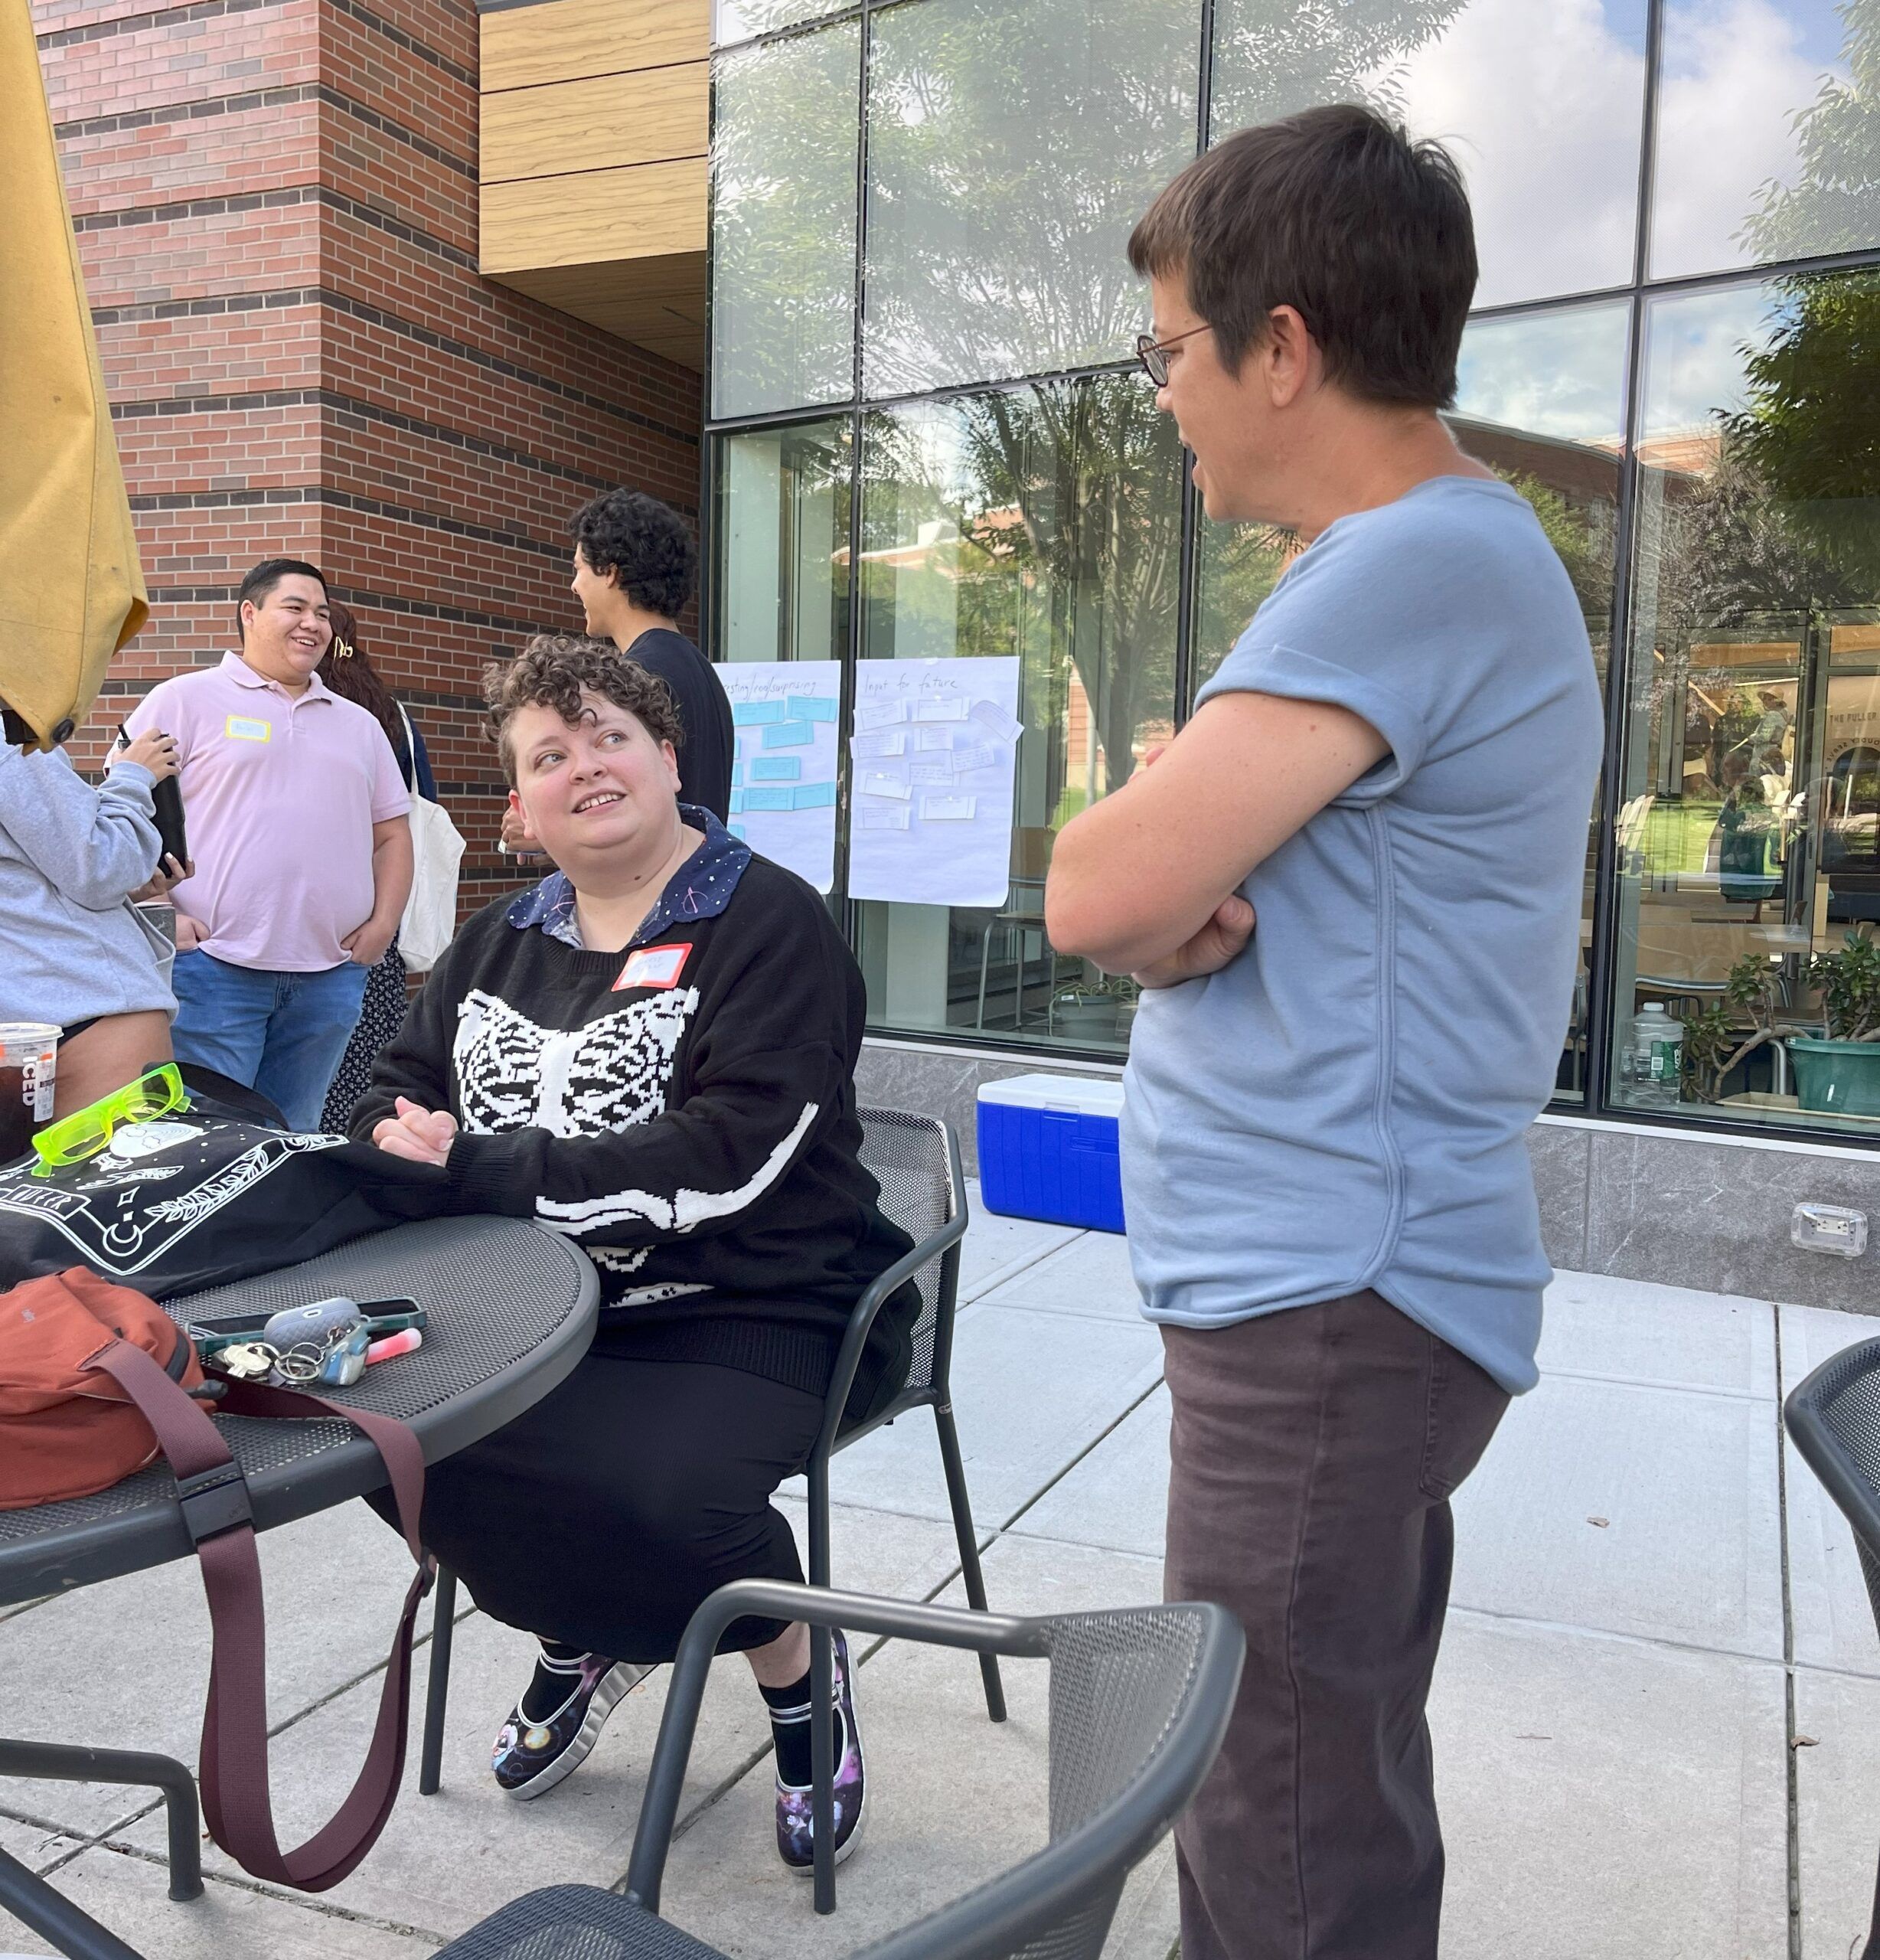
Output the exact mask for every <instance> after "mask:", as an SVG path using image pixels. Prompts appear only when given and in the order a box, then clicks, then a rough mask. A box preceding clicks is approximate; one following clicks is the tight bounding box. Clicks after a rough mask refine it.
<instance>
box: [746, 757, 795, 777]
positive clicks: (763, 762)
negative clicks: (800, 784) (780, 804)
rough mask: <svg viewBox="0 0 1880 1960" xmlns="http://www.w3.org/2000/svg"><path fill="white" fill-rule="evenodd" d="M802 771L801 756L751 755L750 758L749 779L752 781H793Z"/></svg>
mask: <svg viewBox="0 0 1880 1960" xmlns="http://www.w3.org/2000/svg"><path fill="white" fill-rule="evenodd" d="M802 773H803V758H802V757H801V756H752V758H751V780H752V782H795V781H796V779H798V777H799V776H801V774H802Z"/></svg>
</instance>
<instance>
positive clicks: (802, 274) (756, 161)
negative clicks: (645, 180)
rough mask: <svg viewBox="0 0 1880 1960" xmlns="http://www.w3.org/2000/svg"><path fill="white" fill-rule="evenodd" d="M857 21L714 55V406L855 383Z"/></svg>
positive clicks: (780, 399)
mask: <svg viewBox="0 0 1880 1960" xmlns="http://www.w3.org/2000/svg"><path fill="white" fill-rule="evenodd" d="M861 44H862V31H861V26H860V23H859V22H858V21H845V22H844V23H843V24H841V25H840V26H837V27H834V28H824V30H823V31H821V33H819V34H800V35H797V36H795V37H793V38H791V39H789V40H788V41H772V42H769V43H767V44H765V45H764V46H762V47H746V48H743V49H740V50H739V51H736V53H733V54H723V55H720V56H719V57H717V59H716V61H715V62H714V64H713V80H714V90H713V93H714V96H715V98H716V106H715V110H714V119H713V130H712V413H713V414H714V415H716V416H720V417H724V416H730V415H755V414H761V413H763V412H764V411H765V410H773V409H779V408H798V407H806V406H808V405H809V404H811V403H819V402H827V401H847V400H848V399H849V398H850V396H851V395H852V394H854V369H855V356H854V312H855V153H856V148H857V140H856V139H857V119H858V117H859V115H860V99H861Z"/></svg>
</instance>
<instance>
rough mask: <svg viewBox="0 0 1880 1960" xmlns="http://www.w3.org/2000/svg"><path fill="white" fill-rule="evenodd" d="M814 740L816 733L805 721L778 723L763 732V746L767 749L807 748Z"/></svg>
mask: <svg viewBox="0 0 1880 1960" xmlns="http://www.w3.org/2000/svg"><path fill="white" fill-rule="evenodd" d="M815 739H816V731H815V730H814V728H813V727H811V726H810V724H808V722H807V721H779V722H778V723H777V724H775V726H774V727H769V728H766V729H765V730H764V746H765V748H767V749H801V748H807V747H808V745H809V744H810V743H811V742H813V741H814V740H815Z"/></svg>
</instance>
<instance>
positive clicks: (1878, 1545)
mask: <svg viewBox="0 0 1880 1960" xmlns="http://www.w3.org/2000/svg"><path fill="white" fill-rule="evenodd" d="M1782 1420H1783V1423H1784V1426H1785V1427H1786V1428H1787V1430H1788V1432H1789V1434H1790V1436H1792V1437H1794V1440H1795V1447H1796V1448H1797V1449H1798V1450H1799V1451H1800V1452H1801V1455H1802V1457H1803V1461H1804V1462H1807V1465H1808V1467H1809V1468H1810V1469H1811V1470H1813V1472H1814V1473H1815V1475H1816V1476H1817V1477H1819V1478H1820V1479H1821V1481H1822V1485H1823V1488H1825V1489H1826V1491H1827V1493H1828V1495H1829V1496H1830V1497H1831V1498H1833V1500H1834V1501H1835V1503H1836V1504H1837V1505H1838V1506H1839V1508H1840V1510H1841V1512H1842V1515H1843V1516H1845V1517H1846V1519H1847V1521H1848V1523H1849V1524H1850V1525H1852V1527H1853V1529H1854V1544H1855V1545H1856V1548H1857V1549H1858V1550H1859V1553H1860V1567H1861V1571H1862V1573H1863V1574H1864V1576H1865V1579H1866V1581H1867V1597H1868V1600H1869V1603H1870V1604H1871V1605H1872V1608H1873V1612H1874V1619H1875V1624H1876V1625H1880V1339H1875V1340H1872V1341H1856V1343H1855V1344H1854V1345H1853V1346H1852V1348H1843V1349H1842V1351H1841V1352H1840V1353H1839V1354H1836V1355H1833V1356H1831V1357H1829V1359H1828V1360H1827V1361H1823V1363H1822V1364H1821V1366H1820V1367H1818V1368H1817V1369H1816V1370H1815V1371H1814V1372H1813V1374H1811V1375H1810V1376H1809V1377H1808V1378H1807V1380H1805V1381H1803V1382H1802V1383H1800V1385H1799V1386H1798V1387H1796V1388H1795V1389H1794V1390H1793V1391H1792V1392H1791V1393H1790V1397H1789V1399H1788V1400H1787V1402H1786V1403H1784V1405H1783V1410H1782Z"/></svg>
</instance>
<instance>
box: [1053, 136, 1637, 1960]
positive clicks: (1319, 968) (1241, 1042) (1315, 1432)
mask: <svg viewBox="0 0 1880 1960" xmlns="http://www.w3.org/2000/svg"><path fill="white" fill-rule="evenodd" d="M1130 256H1131V260H1132V262H1133V263H1134V265H1135V266H1136V268H1137V271H1138V272H1141V273H1146V274H1147V276H1148V277H1149V279H1150V283H1151V296H1152V304H1153V309H1154V312H1153V319H1154V332H1153V334H1152V335H1145V336H1144V339H1143V341H1142V342H1141V345H1140V348H1139V351H1140V352H1141V354H1142V358H1143V361H1144V366H1145V367H1146V368H1147V369H1148V371H1149V373H1150V375H1151V378H1152V379H1153V380H1154V381H1155V383H1156V384H1157V390H1158V393H1157V401H1158V403H1160V406H1161V407H1163V408H1164V410H1167V412H1168V413H1170V414H1171V415H1173V416H1174V417H1175V418H1176V420H1177V424H1178V426H1179V427H1180V432H1181V436H1182V439H1183V442H1184V443H1186V445H1187V446H1188V448H1189V449H1190V450H1191V451H1192V452H1193V456H1194V476H1195V482H1196V485H1197V487H1198V488H1199V490H1200V492H1201V494H1202V496H1203V500H1204V501H1205V503H1206V509H1207V514H1208V515H1209V518H1213V519H1214V520H1215V521H1217V522H1239V521H1256V522H1260V523H1265V524H1273V525H1279V526H1284V527H1285V528H1288V529H1289V530H1291V531H1294V533H1296V534H1297V537H1298V538H1299V540H1300V542H1301V545H1302V547H1304V548H1303V549H1302V550H1301V552H1300V554H1299V555H1298V556H1297V558H1296V559H1295V560H1294V561H1293V563H1291V565H1290V566H1289V567H1288V570H1287V571H1286V573H1285V575H1284V577H1283V578H1282V579H1281V580H1280V582H1279V583H1278V586H1276V587H1275V590H1274V591H1273V593H1272V595H1271V597H1270V598H1269V599H1268V600H1267V602H1266V603H1265V605H1264V606H1261V609H1260V611H1259V613H1258V616H1256V617H1255V619H1254V621H1253V622H1252V625H1251V626H1249V627H1248V629H1247V630H1246V632H1245V633H1244V634H1243V635H1242V636H1241V639H1240V640H1239V643H1238V644H1237V645H1235V648H1234V649H1233V651H1232V653H1230V654H1229V655H1228V657H1227V658H1226V661H1225V662H1224V664H1223V665H1222V667H1221V669H1220V671H1219V673H1218V674H1217V675H1216V676H1215V678H1213V680H1212V681H1209V684H1207V686H1206V688H1203V690H1202V692H1201V695H1200V698H1199V701H1198V703H1197V704H1196V710H1195V713H1194V714H1193V717H1192V718H1191V719H1190V721H1189V722H1188V724H1186V727H1184V728H1183V730H1182V731H1181V733H1180V734H1179V735H1178V736H1177V737H1176V738H1175V740H1174V741H1173V743H1170V746H1169V747H1168V750H1167V753H1165V754H1164V755H1163V756H1161V757H1160V759H1159V760H1158V761H1157V764H1156V766H1154V768H1153V769H1147V770H1145V771H1143V772H1141V773H1138V774H1137V776H1135V777H1134V778H1132V779H1131V781H1130V782H1129V783H1128V785H1127V786H1124V788H1123V789H1121V790H1119V791H1118V792H1117V793H1116V794H1115V795H1112V796H1111V797H1108V798H1107V799H1105V801H1104V802H1101V803H1099V804H1098V805H1096V806H1095V808H1092V809H1091V810H1089V811H1088V812H1085V814H1084V815H1082V816H1081V817H1079V818H1077V820H1076V821H1075V822H1074V823H1072V824H1071V825H1069V826H1068V827H1067V828H1066V830H1065V831H1064V832H1063V834H1062V836H1061V837H1060V838H1059V840H1058V842H1057V846H1056V851H1055V854H1054V856H1053V863H1052V867H1051V879H1050V884H1049V888H1048V890H1047V891H1046V921H1047V923H1048V925H1049V930H1050V935H1051V939H1052V942H1053V944H1054V945H1056V946H1059V947H1060V948H1062V949H1064V950H1065V951H1067V952H1076V953H1082V954H1084V955H1086V956H1088V957H1089V958H1090V959H1092V960H1094V961H1095V962H1097V963H1098V965H1101V966H1102V967H1105V968H1106V969H1108V970H1109V971H1111V972H1128V973H1134V975H1136V977H1137V978H1138V980H1140V981H1141V983H1142V984H1143V985H1144V988H1145V990H1146V991H1145V993H1144V998H1143V1001H1142V1005H1141V1009H1140V1010H1139V1012H1138V1014H1137V1021H1136V1024H1135V1029H1134V1039H1133V1043H1132V1050H1131V1058H1130V1065H1129V1071H1128V1076H1127V1078H1126V1083H1127V1101H1126V1106H1125V1112H1124V1134H1123V1149H1124V1156H1123V1169H1124V1206H1125V1210H1126V1211H1127V1214H1128V1220H1129V1237H1130V1246H1131V1256H1132V1259H1133V1260H1134V1267H1135V1272H1136V1277H1137V1282H1138V1284H1139V1285H1140V1286H1141V1289H1142V1292H1143V1295H1144V1301H1145V1302H1146V1306H1147V1312H1148V1314H1149V1315H1150V1317H1151V1318H1152V1319H1154V1320H1155V1321H1158V1322H1160V1325H1161V1327H1162V1330H1163V1335H1164V1342H1165V1344H1166V1348H1167V1378H1168V1383H1169V1387H1170V1393H1171V1395H1172V1397H1173V1403H1174V1427H1173V1440H1172V1443H1171V1455H1172V1459H1173V1461H1172V1475H1171V1479H1170V1492H1169V1526H1168V1566H1167V1586H1168V1591H1169V1594H1170V1596H1171V1597H1173V1598H1183V1597H1190V1598H1192V1597H1196V1596H1199V1597H1201V1598H1206V1599H1217V1600H1219V1601H1221V1602H1223V1603H1225V1604H1226V1605H1227V1606H1229V1607H1230V1608H1232V1609H1233V1611H1234V1612H1236V1613H1237V1614H1238V1615H1239V1617H1240V1619H1241V1620H1242V1622H1243V1624H1244V1625H1245V1628H1246V1630H1247V1635H1248V1663H1247V1668H1246V1671H1245V1675H1244V1677H1243V1679H1242V1687H1241V1691H1240V1699H1239V1704H1238V1705H1237V1707H1236V1710H1235V1716H1234V1720H1233V1723H1232V1727H1231V1729H1230V1730H1229V1736H1228V1739H1227V1742H1226V1746H1225V1747H1224V1748H1223V1749H1222V1755H1221V1759H1220V1761H1219V1763H1218V1764H1217V1765H1216V1769H1215V1770H1214V1772H1213V1775H1211V1777H1210V1778H1209V1782H1208V1783H1207V1785H1206V1788H1205V1789H1204V1790H1203V1793H1202V1795H1201V1797H1200V1798H1199V1801H1198V1802H1196V1805H1195V1806H1194V1808H1193V1811H1192V1812H1191V1813H1190V1815H1189V1816H1188V1817H1187V1818H1185V1819H1184V1820H1183V1822H1182V1823H1181V1824H1180V1825H1179V1826H1178V1827H1177V1849H1178V1852H1179V1856H1180V1875H1181V1888H1182V1952H1183V1960H1282V1956H1283V1960H1329V1956H1331V1955H1338V1956H1340V1960H1357V1956H1359V1955H1362V1956H1363V1960H1434V1955H1435V1954H1436V1952H1437V1938H1438V1919H1439V1916H1440V1913H1441V1896H1442V1877H1443V1853H1442V1839H1441V1833H1440V1831H1439V1830H1438V1824H1437V1818H1436V1809H1435V1802H1434V1791H1433V1789H1432V1784H1431V1758H1430V1743H1429V1734H1428V1728H1427V1726H1426V1724H1425V1719H1424V1704H1425V1697H1426V1695H1427V1693H1428V1687H1429V1681H1430V1676H1431V1669H1432V1668H1433V1667H1434V1663H1435V1659H1436V1651H1437V1645H1438V1640H1439V1638H1440V1637H1441V1631H1442V1624H1443V1615H1444V1609H1445V1607H1446V1606H1447V1603H1448V1590H1449V1575H1450V1563H1451V1549H1452V1545H1453V1532H1452V1528H1451V1519H1450V1511H1449V1504H1448V1499H1449V1497H1450V1495H1451V1493H1452V1492H1453V1491H1454V1490H1455V1488H1456V1487H1457V1485H1459V1484H1460V1483H1461V1481H1462V1480H1463V1478H1464V1477H1465V1476H1467V1474H1468V1473H1469V1472H1470V1470H1471V1469H1472V1468H1474V1465H1475V1463H1476V1462H1477V1459H1478V1458H1479V1457H1480V1455H1481V1452H1482V1451H1483V1449H1484V1448H1485V1447H1486V1446H1487V1442H1488V1440H1489V1439H1490V1436H1492V1435H1493V1432H1494V1429H1495V1426H1496V1423H1498V1422H1499V1421H1500V1418H1501V1415H1502V1412H1503V1410H1504V1409H1505V1408H1506V1406H1507V1401H1508V1398H1509V1397H1510V1395H1511V1394H1516V1393H1519V1392H1520V1391H1522V1390H1524V1389H1526V1388H1529V1387H1532V1385H1533V1383H1534V1381H1535V1379H1536V1374H1535V1367H1534V1350H1535V1343H1536V1337H1537V1335H1538V1334H1539V1326H1540V1305H1541V1290H1542V1287H1544V1286H1545V1285H1546V1283H1547V1281H1548V1279H1549V1269H1548V1266H1547V1262H1546V1259H1545V1257H1544V1256H1543V1255H1542V1250H1541V1240H1540V1229H1539V1215H1538V1210H1537V1207H1536V1203H1535V1197H1534V1187H1533V1182H1532V1174H1531V1173H1530V1171H1529V1164H1528V1159H1527V1156H1526V1148H1525V1144H1524V1140H1523V1133H1524V1132H1525V1131H1526V1128H1527V1125H1528V1124H1529V1121H1530V1120H1531V1119H1532V1118H1533V1116H1535V1115H1536V1113H1537V1112H1539V1110H1540V1109H1541V1108H1542V1106H1543V1105H1544V1104H1545V1102H1546V1100H1547V1098H1548V1096H1549V1092H1550V1091H1551V1089H1552V1085H1553V1081H1554V1074H1555V1066H1556V1063H1557V1061H1558V1059H1559V1053H1560V1044H1561V1041H1562V1037H1563V1036H1564V1034H1565V1030H1566V1024H1567V1017H1568V1004H1569V997H1570V994H1571V990H1572V983H1573V974H1574V967H1575V960H1576V958H1577V955H1578V920H1579V912H1580V901H1581V877H1582V867H1583V864H1584V858H1585V848H1586V822H1587V814H1588V808H1589V807H1590V805H1591V798H1592V794H1593V788H1594V776H1595V773H1596V770H1597V769H1598V762H1599V754H1600V743H1601V716H1600V707H1599V697H1598V688H1597V685H1596V683H1595V681H1594V670H1593V662H1592V657H1591V649H1590V648H1589V647H1588V642H1587V635H1586V629H1585V624H1584V622H1583V621H1582V619H1581V611H1580V607H1579V605H1578V602H1577V600H1576V599H1575V596H1574V593H1573V590H1572V586H1571V585H1570V584H1569V583H1568V579H1567V576H1566V573H1565V570H1563V569H1562V566H1561V564H1560V562H1559V559H1558V558H1557V557H1555V554H1554V553H1553V551H1552V548H1551V547H1549V544H1548V541H1547V539H1546V537H1545V535H1544V534H1543V533H1542V530H1541V527H1540V525H1539V523H1538V522H1537V521H1536V518H1535V516H1534V514H1533V512H1532V511H1531V510H1530V509H1529V507H1528V505H1527V504H1526V502H1525V501H1523V498H1521V497H1520V496H1519V495H1518V494H1517V493H1516V492H1515V491H1513V489H1511V488H1509V487H1508V486H1507V485H1506V484H1504V483H1503V482H1500V481H1499V480H1498V479H1496V477H1495V476H1494V475H1493V473H1492V472H1490V471H1489V470H1487V469H1484V468H1483V466H1481V465H1480V464H1479V463H1477V462H1474V461H1472V460H1471V459H1470V458H1468V457H1467V456H1464V455H1463V454H1462V453H1461V452H1460V451H1459V450H1458V449H1457V448H1456V446H1455V445H1454V442H1453V441H1452V440H1451V437H1450V436H1449V433H1448V430H1446V429H1445V428H1444V426H1443V423H1441V420H1439V419H1438V413H1437V411H1438V410H1439V409H1441V408H1444V407H1447V406H1448V404H1449V403H1451V401H1452V400H1454V396H1455V387H1456V359H1457V349H1458V347H1459V345H1460V344H1461V338H1462V329H1463V323H1464V319H1465V317H1466V315H1467V312H1468V308H1469V302H1470V296H1471V295H1472V293H1473V292H1474V289H1475V280H1476V258H1475V247H1474V237H1473V231H1472V227H1471V223H1470V214H1469V207H1468V203H1467V198H1466V197H1465V196H1464V192H1463V190H1462V187H1461V181H1460V180H1459V178H1458V177H1457V172H1456V170H1455V168H1454V165H1453V164H1452V163H1451V161H1450V159H1449V158H1448V156H1447V155H1444V152H1442V151H1441V149H1438V148H1436V147H1435V146H1434V145H1428V144H1419V145H1413V144H1412V143H1411V142H1409V141H1408V139H1407V138H1406V137H1405V135H1404V134H1403V132H1402V130H1400V129H1397V128H1395V126H1392V125H1391V124H1389V123H1386V122H1384V121H1382V120H1380V119H1379V118H1378V117H1376V116H1373V115H1372V114H1371V113H1369V111H1367V110H1365V109H1358V108H1353V107H1332V108H1326V109H1315V110H1313V111H1311V112H1310V113H1307V114H1305V115H1302V116H1296V117H1294V118H1292V119H1290V120H1288V121H1287V122H1284V123H1275V124H1273V125H1271V126H1268V127H1265V128H1261V129H1249V130H1245V131H1243V132H1242V133H1241V134H1239V135H1238V136H1234V137H1232V138H1230V139H1229V140H1228V141H1227V142H1224V143H1222V144H1220V145H1218V146H1217V147H1216V148H1215V149H1213V150H1212V151H1210V152H1209V153H1208V155H1206V156H1205V157H1203V158H1201V159H1200V160H1199V162H1196V163H1195V164H1193V165H1191V166H1190V168H1188V169H1187V170H1186V171H1185V172H1183V174H1182V175H1181V176H1180V177H1179V178H1177V179H1176V181H1174V183H1173V184H1172V185H1170V187H1169V188H1168V189H1167V191H1164V193H1163V194H1162V195H1161V197H1160V198H1158V199H1157V201H1156V203H1155V204H1154V207H1152V208H1151V211H1150V212H1149V213H1148V214H1147V217H1144V220H1143V221H1142V222H1141V224H1140V225H1138V226H1137V229H1136V232H1135V234H1134V237H1132V238H1131V241H1130Z"/></svg>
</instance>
